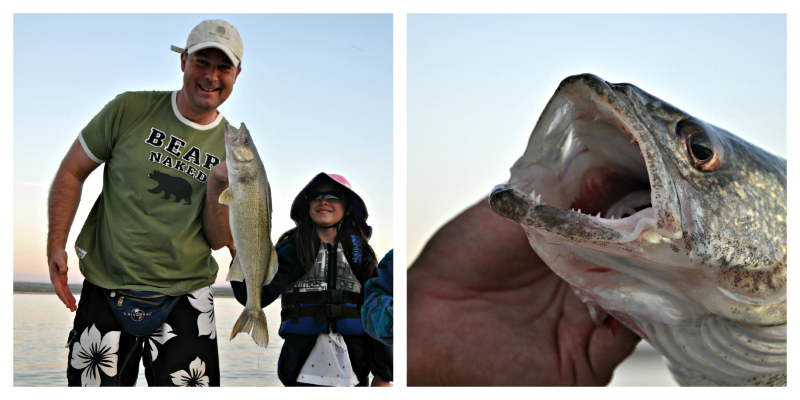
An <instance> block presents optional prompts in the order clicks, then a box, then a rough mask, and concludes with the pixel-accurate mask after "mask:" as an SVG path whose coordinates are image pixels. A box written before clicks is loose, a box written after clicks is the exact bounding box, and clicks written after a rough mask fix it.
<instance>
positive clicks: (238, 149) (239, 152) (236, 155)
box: [225, 122, 261, 179]
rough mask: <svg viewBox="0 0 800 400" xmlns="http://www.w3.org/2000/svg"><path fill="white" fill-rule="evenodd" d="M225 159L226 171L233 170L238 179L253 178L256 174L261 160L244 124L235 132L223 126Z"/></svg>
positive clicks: (227, 126) (228, 126)
mask: <svg viewBox="0 0 800 400" xmlns="http://www.w3.org/2000/svg"><path fill="white" fill-rule="evenodd" d="M225 158H226V162H227V164H228V169H229V170H230V169H233V170H235V173H236V174H237V176H238V178H240V179H244V178H254V177H255V176H256V175H257V174H258V171H259V170H260V167H259V163H260V160H261V159H260V158H259V156H258V150H256V146H255V143H253V137H252V136H251V135H250V131H249V130H247V127H246V126H245V125H244V122H242V124H241V125H240V127H239V130H238V131H236V132H234V131H233V129H231V128H230V125H228V124H226V125H225Z"/></svg>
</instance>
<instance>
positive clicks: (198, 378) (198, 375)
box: [170, 357, 208, 387]
mask: <svg viewBox="0 0 800 400" xmlns="http://www.w3.org/2000/svg"><path fill="white" fill-rule="evenodd" d="M205 374H206V363H204V362H203V361H202V360H200V357H197V358H195V359H194V361H192V362H191V363H190V364H189V372H186V371H183V370H181V371H176V372H173V373H172V374H170V376H171V377H172V383H174V384H175V385H176V386H184V387H186V386H208V377H207V376H205Z"/></svg>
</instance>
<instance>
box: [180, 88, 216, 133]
mask: <svg viewBox="0 0 800 400" xmlns="http://www.w3.org/2000/svg"><path fill="white" fill-rule="evenodd" d="M175 102H176V103H177V105H178V112H179V113H181V115H182V116H183V117H184V118H186V119H188V120H189V121H192V122H194V123H196V124H198V125H208V124H210V123H212V122H214V120H216V119H217V115H219V111H217V110H210V111H205V112H202V111H195V110H193V109H192V107H190V106H189V102H188V101H187V100H186V92H184V90H183V88H181V90H179V91H178V95H177V96H176V98H175Z"/></svg>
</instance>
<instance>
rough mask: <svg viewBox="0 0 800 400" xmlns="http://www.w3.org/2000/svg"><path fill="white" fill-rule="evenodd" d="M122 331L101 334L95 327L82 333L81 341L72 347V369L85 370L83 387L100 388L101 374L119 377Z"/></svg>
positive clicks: (82, 376) (82, 379) (82, 375)
mask: <svg viewBox="0 0 800 400" xmlns="http://www.w3.org/2000/svg"><path fill="white" fill-rule="evenodd" d="M120 333H121V331H111V332H108V333H106V334H105V336H103V335H101V334H100V331H99V330H97V328H96V327H95V325H92V326H91V327H89V328H86V329H85V330H84V331H83V333H81V339H80V341H78V342H75V344H74V345H73V346H72V359H71V360H70V364H71V365H72V368H75V369H77V370H83V372H82V373H81V386H100V373H101V372H102V373H103V374H104V375H106V376H109V377H111V376H116V375H117V351H118V350H119V336H120Z"/></svg>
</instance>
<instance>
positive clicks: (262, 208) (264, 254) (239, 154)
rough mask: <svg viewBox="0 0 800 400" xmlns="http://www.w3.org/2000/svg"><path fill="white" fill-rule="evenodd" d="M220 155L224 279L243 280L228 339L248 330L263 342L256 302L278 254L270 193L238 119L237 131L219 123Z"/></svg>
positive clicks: (261, 317) (265, 334) (261, 316)
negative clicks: (231, 253)
mask: <svg viewBox="0 0 800 400" xmlns="http://www.w3.org/2000/svg"><path fill="white" fill-rule="evenodd" d="M225 157H226V164H227V166H228V188H227V189H225V191H223V192H222V194H221V195H220V197H219V202H220V203H221V204H226V205H227V206H228V207H229V210H228V215H229V219H230V227H231V234H232V235H233V245H234V247H235V248H236V256H235V257H234V259H233V263H232V265H231V268H230V271H229V272H228V278H227V279H228V280H229V281H244V282H245V284H246V287H247V304H245V308H244V310H243V311H242V314H241V315H240V316H239V318H238V320H237V321H236V323H235V324H234V326H233V331H232V332H231V339H233V338H234V337H236V334H238V333H239V332H246V333H248V334H250V336H251V337H252V338H253V340H254V341H255V342H256V344H258V345H259V346H261V347H267V344H268V343H269V333H268V331H267V317H266V315H265V314H264V310H262V308H261V288H262V286H264V285H266V284H268V283H269V282H271V281H272V278H273V277H275V273H276V272H277V271H278V256H277V254H276V252H275V247H274V246H273V245H272V239H271V236H270V235H271V228H272V195H271V193H270V187H269V181H268V180H267V173H266V171H265V170H264V164H263V162H262V161H261V157H259V155H258V151H257V150H256V147H255V144H254V143H253V138H252V137H251V136H250V132H249V131H248V130H247V127H246V126H245V125H244V123H242V125H241V126H240V128H239V131H238V132H233V130H232V129H231V128H230V126H228V125H226V126H225Z"/></svg>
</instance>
